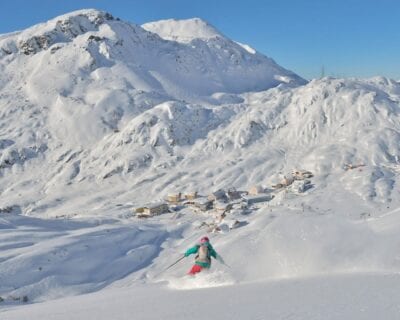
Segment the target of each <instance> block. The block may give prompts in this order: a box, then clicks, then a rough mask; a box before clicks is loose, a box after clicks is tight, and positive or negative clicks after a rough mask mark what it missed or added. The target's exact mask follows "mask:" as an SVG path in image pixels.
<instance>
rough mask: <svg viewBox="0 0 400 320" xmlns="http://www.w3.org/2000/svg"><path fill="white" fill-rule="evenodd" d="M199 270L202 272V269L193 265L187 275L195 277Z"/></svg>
mask: <svg viewBox="0 0 400 320" xmlns="http://www.w3.org/2000/svg"><path fill="white" fill-rule="evenodd" d="M201 270H203V267H202V266H199V265H197V264H195V265H193V267H192V269H190V271H189V272H188V274H190V275H195V274H196V273H199V272H200V271H201Z"/></svg>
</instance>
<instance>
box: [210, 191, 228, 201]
mask: <svg viewBox="0 0 400 320" xmlns="http://www.w3.org/2000/svg"><path fill="white" fill-rule="evenodd" d="M208 200H211V201H217V200H221V201H226V200H227V196H226V193H225V191H224V190H222V189H219V190H217V191H215V192H213V193H212V194H210V195H209V196H208Z"/></svg>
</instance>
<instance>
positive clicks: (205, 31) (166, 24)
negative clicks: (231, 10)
mask: <svg viewBox="0 0 400 320" xmlns="http://www.w3.org/2000/svg"><path fill="white" fill-rule="evenodd" d="M142 28H144V29H146V30H147V31H150V32H153V33H156V34H158V35H159V36H160V37H161V38H163V39H165V40H174V41H177V42H183V43H188V42H190V41H192V40H193V39H204V40H207V39H211V38H215V37H224V35H223V34H222V33H221V32H219V31H218V30H217V29H216V28H215V27H213V26H212V25H211V24H209V23H208V22H207V21H205V20H203V19H201V18H191V19H183V20H177V19H167V20H160V21H154V22H149V23H145V24H143V25H142Z"/></svg>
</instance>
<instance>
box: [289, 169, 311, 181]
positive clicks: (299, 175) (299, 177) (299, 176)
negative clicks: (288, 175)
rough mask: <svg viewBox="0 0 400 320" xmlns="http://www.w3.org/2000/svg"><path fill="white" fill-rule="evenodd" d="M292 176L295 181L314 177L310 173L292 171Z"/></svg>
mask: <svg viewBox="0 0 400 320" xmlns="http://www.w3.org/2000/svg"><path fill="white" fill-rule="evenodd" d="M292 175H293V177H294V178H295V179H296V180H303V179H306V178H312V177H313V176H314V175H313V174H312V172H310V171H306V170H293V171H292Z"/></svg>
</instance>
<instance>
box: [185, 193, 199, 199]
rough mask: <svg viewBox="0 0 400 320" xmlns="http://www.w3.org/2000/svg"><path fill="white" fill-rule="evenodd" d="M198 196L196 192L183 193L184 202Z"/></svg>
mask: <svg viewBox="0 0 400 320" xmlns="http://www.w3.org/2000/svg"><path fill="white" fill-rule="evenodd" d="M197 196H198V194H197V191H192V192H187V193H185V195H184V197H185V199H186V200H194V199H196V198H197Z"/></svg>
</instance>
